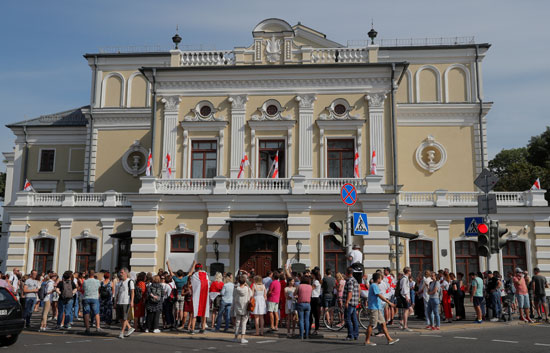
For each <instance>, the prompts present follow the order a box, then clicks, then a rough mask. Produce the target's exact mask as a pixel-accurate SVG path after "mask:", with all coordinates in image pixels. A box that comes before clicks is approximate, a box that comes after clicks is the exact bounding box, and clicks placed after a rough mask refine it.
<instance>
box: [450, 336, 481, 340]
mask: <svg viewBox="0 0 550 353" xmlns="http://www.w3.org/2000/svg"><path fill="white" fill-rule="evenodd" d="M454 338H458V339H461V340H477V338H476V337H461V336H455V337H454Z"/></svg>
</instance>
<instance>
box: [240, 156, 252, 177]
mask: <svg viewBox="0 0 550 353" xmlns="http://www.w3.org/2000/svg"><path fill="white" fill-rule="evenodd" d="M248 165H250V162H249V161H248V156H247V155H246V153H244V152H243V159H241V167H240V168H239V175H237V179H240V178H241V177H242V176H243V174H244V168H245V167H247V166H248Z"/></svg>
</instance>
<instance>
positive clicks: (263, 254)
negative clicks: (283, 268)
mask: <svg viewBox="0 0 550 353" xmlns="http://www.w3.org/2000/svg"><path fill="white" fill-rule="evenodd" d="M278 248H279V241H278V239H277V237H275V236H272V235H268V234H250V235H245V236H244V237H242V238H241V239H240V246H239V268H241V269H243V270H246V271H250V270H254V272H255V273H256V274H257V275H260V276H262V277H264V276H265V275H266V274H267V272H268V271H273V270H275V269H276V268H277V267H279V259H278Z"/></svg>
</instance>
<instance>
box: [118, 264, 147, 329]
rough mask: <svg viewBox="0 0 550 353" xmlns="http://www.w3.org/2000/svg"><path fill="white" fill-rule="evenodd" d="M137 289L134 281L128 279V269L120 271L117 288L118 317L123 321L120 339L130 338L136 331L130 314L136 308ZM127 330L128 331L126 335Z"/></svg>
mask: <svg viewBox="0 0 550 353" xmlns="http://www.w3.org/2000/svg"><path fill="white" fill-rule="evenodd" d="M135 287H136V286H135V284H134V281H133V280H131V279H130V278H128V269H126V268H123V269H122V270H120V281H119V283H118V285H117V288H116V299H115V303H116V310H117V315H118V317H119V319H120V320H121V321H122V328H121V331H120V334H119V335H118V338H124V337H128V336H130V335H131V334H132V333H134V331H135V329H134V328H133V327H132V326H130V322H129V321H128V313H129V312H130V310H132V309H133V308H134V295H135V292H136V291H135ZM140 299H141V298H140ZM126 329H128V331H127V333H126V334H124V331H125V330H126Z"/></svg>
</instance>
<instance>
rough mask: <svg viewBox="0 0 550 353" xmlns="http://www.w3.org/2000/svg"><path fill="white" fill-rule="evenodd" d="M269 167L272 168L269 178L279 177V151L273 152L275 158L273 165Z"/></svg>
mask: <svg viewBox="0 0 550 353" xmlns="http://www.w3.org/2000/svg"><path fill="white" fill-rule="evenodd" d="M271 169H273V174H272V175H271V179H279V151H277V153H276V154H275V159H274V160H273V166H272V167H271Z"/></svg>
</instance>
